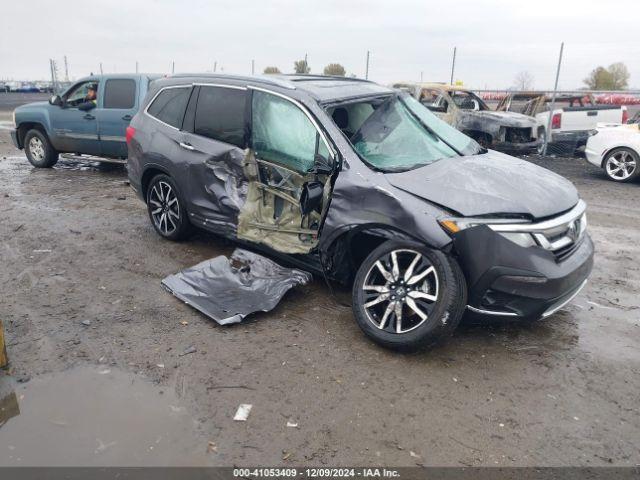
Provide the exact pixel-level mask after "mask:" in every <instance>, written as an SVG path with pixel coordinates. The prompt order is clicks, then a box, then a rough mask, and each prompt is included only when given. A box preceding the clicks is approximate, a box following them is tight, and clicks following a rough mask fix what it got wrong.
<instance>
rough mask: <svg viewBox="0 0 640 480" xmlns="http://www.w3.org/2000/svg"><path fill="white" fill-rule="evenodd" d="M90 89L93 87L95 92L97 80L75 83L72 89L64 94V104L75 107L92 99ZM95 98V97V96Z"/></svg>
mask: <svg viewBox="0 0 640 480" xmlns="http://www.w3.org/2000/svg"><path fill="white" fill-rule="evenodd" d="M90 89H93V90H94V92H97V91H98V82H95V81H93V82H83V83H80V84H79V85H76V86H75V87H74V88H73V89H72V90H70V91H68V92H67V93H66V94H65V103H66V105H67V106H69V107H75V106H77V105H79V104H81V103H84V102H86V101H90V100H92V99H91V98H90V94H89V90H90ZM95 99H97V97H96V98H95ZM95 99H93V100H95Z"/></svg>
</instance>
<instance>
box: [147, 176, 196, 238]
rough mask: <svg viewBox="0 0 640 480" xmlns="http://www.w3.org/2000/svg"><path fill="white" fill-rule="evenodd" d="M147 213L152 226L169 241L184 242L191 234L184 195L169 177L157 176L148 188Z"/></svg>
mask: <svg viewBox="0 0 640 480" xmlns="http://www.w3.org/2000/svg"><path fill="white" fill-rule="evenodd" d="M147 211H148V213H149V219H150V220H151V224H152V225H153V228H154V229H155V231H156V232H158V234H159V235H160V236H161V237H163V238H166V239H167V240H173V241H178V240H184V239H185V238H187V237H188V236H189V234H190V233H191V223H190V222H189V217H188V214H187V210H186V208H185V202H184V199H183V197H182V194H181V193H180V191H179V190H178V186H177V185H176V183H175V182H174V181H173V179H172V178H171V177H170V176H168V175H164V174H161V175H156V176H155V177H153V178H152V179H151V182H150V183H149V187H148V188H147Z"/></svg>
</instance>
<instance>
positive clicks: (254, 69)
mask: <svg viewBox="0 0 640 480" xmlns="http://www.w3.org/2000/svg"><path fill="white" fill-rule="evenodd" d="M255 73H256V61H255V60H251V75H255Z"/></svg>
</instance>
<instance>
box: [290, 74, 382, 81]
mask: <svg viewBox="0 0 640 480" xmlns="http://www.w3.org/2000/svg"><path fill="white" fill-rule="evenodd" d="M280 76H282V77H289V78H290V80H289V81H291V82H311V81H316V80H320V81H322V80H344V81H347V82H362V83H374V82H373V81H371V80H366V79H364V78H358V77H342V76H340V75H318V74H314V73H283V74H280Z"/></svg>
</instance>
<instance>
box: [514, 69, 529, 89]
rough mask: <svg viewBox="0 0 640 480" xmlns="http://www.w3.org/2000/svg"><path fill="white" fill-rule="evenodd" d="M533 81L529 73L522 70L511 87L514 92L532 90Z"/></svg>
mask: <svg viewBox="0 0 640 480" xmlns="http://www.w3.org/2000/svg"><path fill="white" fill-rule="evenodd" d="M533 81H534V78H533V75H531V72H528V71H527V70H523V71H521V72H518V74H517V75H516V78H515V80H514V81H513V86H514V88H515V89H516V90H533Z"/></svg>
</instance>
